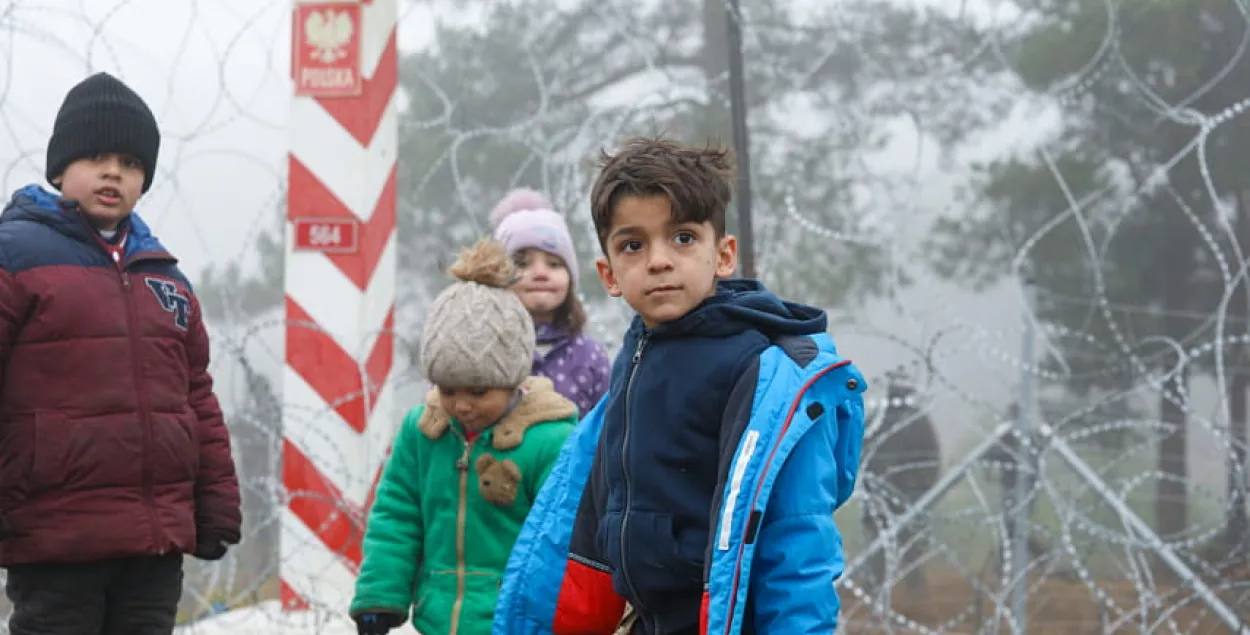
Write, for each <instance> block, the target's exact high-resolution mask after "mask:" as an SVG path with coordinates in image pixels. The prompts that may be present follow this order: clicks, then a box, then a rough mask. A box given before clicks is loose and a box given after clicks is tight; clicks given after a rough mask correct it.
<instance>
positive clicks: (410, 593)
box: [351, 241, 577, 635]
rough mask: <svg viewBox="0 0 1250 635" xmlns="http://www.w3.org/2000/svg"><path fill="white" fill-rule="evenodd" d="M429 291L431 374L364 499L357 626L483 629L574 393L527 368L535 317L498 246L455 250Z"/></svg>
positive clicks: (376, 633)
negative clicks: (367, 507) (446, 282)
mask: <svg viewBox="0 0 1250 635" xmlns="http://www.w3.org/2000/svg"><path fill="white" fill-rule="evenodd" d="M449 273H450V274H451V275H452V276H453V277H454V278H456V279H457V280H458V282H456V283H455V284H453V285H451V286H450V287H448V288H447V289H444V290H443V292H442V293H440V294H439V295H438V297H437V298H435V300H434V303H433V304H432V305H431V306H430V311H429V314H428V316H427V317H426V321H425V327H424V330H423V332H422V335H421V351H420V354H421V368H422V370H423V372H424V374H425V377H426V379H427V380H428V381H429V382H430V383H431V384H432V385H433V386H435V388H434V389H433V390H431V391H430V393H429V394H428V395H427V396H426V400H425V403H424V404H423V405H420V406H417V407H415V408H413V409H412V410H411V411H410V412H409V413H408V415H407V416H406V417H405V418H404V421H403V424H402V427H401V428H400V430H399V434H398V437H397V438H396V440H395V444H394V447H393V450H392V451H391V457H390V459H389V460H388V461H387V463H386V469H385V470H384V472H383V475H382V481H381V483H380V484H379V485H378V491H377V497H376V499H375V501H374V503H373V508H372V510H371V511H370V512H369V525H368V529H367V530H366V532H365V539H364V562H363V563H362V564H361V567H360V576H359V578H358V579H357V582H356V596H355V598H354V599H353V600H352V605H351V615H352V618H353V620H355V622H356V625H357V631H358V632H359V633H360V634H361V635H381V634H383V633H386V632H388V631H390V630H391V629H393V628H396V627H398V626H399V625H401V624H403V623H404V621H405V620H407V619H408V617H409V612H410V611H411V617H412V624H413V626H414V627H415V628H416V629H417V630H418V631H420V632H421V633H422V634H423V635H479V634H480V635H487V634H488V633H490V631H491V622H492V620H493V618H494V611H495V601H496V598H497V596H498V593H499V584H500V581H501V580H502V578H503V572H504V566H505V565H506V564H507V562H508V555H509V553H510V552H511V551H512V543H513V542H515V541H516V537H517V534H518V533H519V532H520V531H521V525H522V524H523V523H524V522H525V517H526V515H527V514H528V513H529V510H530V506H531V505H532V504H533V502H534V499H535V498H536V497H537V496H538V490H539V488H541V487H542V484H543V481H544V480H545V479H546V477H547V474H548V472H549V471H550V470H551V466H552V463H553V462H554V461H555V458H556V456H557V455H558V454H559V453H560V448H561V446H562V445H563V444H564V439H565V437H566V436H568V434H569V432H570V431H571V430H572V429H573V425H574V424H575V423H577V406H575V405H574V404H573V402H571V401H569V400H568V399H565V398H564V397H562V396H560V395H559V394H558V393H556V392H555V390H554V389H553V388H552V383H551V380H549V379H546V378H543V377H529V376H528V375H529V371H530V368H531V367H532V365H533V363H534V339H535V338H534V325H533V322H532V321H531V318H530V315H529V312H528V311H526V310H525V307H524V306H523V305H522V304H521V301H520V300H519V299H517V296H516V294H514V293H512V292H511V291H509V290H508V288H507V287H508V285H509V284H510V283H511V282H512V281H513V280H515V271H514V270H513V266H512V262H511V260H510V259H509V258H508V256H507V253H506V252H505V251H504V249H503V247H502V246H501V245H499V244H498V243H495V242H491V241H482V242H479V243H478V244H477V245H474V246H473V247H471V248H469V249H467V250H465V251H463V252H461V254H460V257H459V259H458V260H457V261H456V263H455V264H454V265H452V267H451V269H449Z"/></svg>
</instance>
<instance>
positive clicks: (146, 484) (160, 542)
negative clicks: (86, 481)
mask: <svg viewBox="0 0 1250 635" xmlns="http://www.w3.org/2000/svg"><path fill="white" fill-rule="evenodd" d="M105 251H106V252H107V253H108V254H109V256H110V257H111V258H112V260H113V264H114V265H115V266H116V267H117V273H118V275H119V276H120V277H121V283H122V293H123V294H124V295H125V296H126V321H127V324H128V326H129V331H130V332H129V333H127V334H126V340H127V341H128V342H129V343H130V368H131V372H132V374H133V376H134V382H135V400H136V401H137V402H138V405H139V426H140V427H141V428H142V429H143V508H144V510H145V511H146V512H147V516H148V523H149V524H150V525H151V527H152V545H153V546H154V547H155V548H156V553H157V555H161V556H163V555H165V551H166V549H165V541H164V539H163V534H164V532H162V531H161V525H160V522H159V518H158V517H157V515H156V509H155V508H154V504H153V502H152V417H151V413H150V412H149V411H148V400H147V394H146V393H145V391H144V389H143V387H144V382H143V372H142V370H141V366H140V364H139V356H140V353H141V352H142V351H140V350H139V317H138V315H137V312H138V310H137V309H136V307H135V296H134V288H133V287H132V286H131V285H130V272H128V271H126V264H127V263H125V262H123V260H122V256H121V253H120V252H119V251H118V250H113V249H106V250H105Z"/></svg>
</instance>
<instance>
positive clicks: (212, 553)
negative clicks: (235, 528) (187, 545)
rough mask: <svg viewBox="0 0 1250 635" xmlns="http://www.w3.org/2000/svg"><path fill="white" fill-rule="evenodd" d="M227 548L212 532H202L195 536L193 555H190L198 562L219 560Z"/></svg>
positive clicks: (227, 545)
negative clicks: (198, 560)
mask: <svg viewBox="0 0 1250 635" xmlns="http://www.w3.org/2000/svg"><path fill="white" fill-rule="evenodd" d="M229 548H230V545H229V544H227V543H226V541H224V540H222V539H221V538H218V537H217V535H216V534H214V533H213V532H211V531H209V532H203V533H201V534H200V535H198V536H196V539H195V553H194V554H192V555H194V556H195V557H196V558H199V559H200V560H221V559H222V558H223V557H224V556H225V555H226V550H227V549H229Z"/></svg>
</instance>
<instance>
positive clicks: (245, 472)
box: [0, 0, 1250, 633]
mask: <svg viewBox="0 0 1250 635" xmlns="http://www.w3.org/2000/svg"><path fill="white" fill-rule="evenodd" d="M399 13H400V21H399V31H400V36H399V46H400V53H401V58H400V65H399V81H400V90H401V93H402V97H403V99H402V102H401V107H402V108H403V112H402V116H401V118H400V132H399V134H400V140H399V188H398V191H399V194H398V196H399V220H398V222H399V268H400V275H399V281H400V283H399V290H398V294H399V297H398V307H397V313H398V315H397V320H396V332H395V335H396V341H397V362H396V367H395V369H394V371H393V373H392V381H394V382H396V388H397V389H398V390H397V393H396V394H397V397H398V402H399V403H400V404H403V405H404V406H406V405H409V404H413V403H416V401H417V400H418V399H419V398H420V395H421V394H422V386H421V382H420V378H419V377H417V376H416V374H415V373H414V372H412V371H411V369H410V358H411V353H412V351H413V350H414V348H415V336H416V334H417V333H418V331H419V328H420V321H421V314H422V311H423V307H424V305H425V303H426V302H427V301H428V299H430V298H431V297H432V294H433V293H434V292H436V291H437V290H438V289H439V288H440V287H441V285H442V284H444V279H443V278H442V277H441V275H440V273H439V271H440V269H441V267H442V266H444V265H446V264H447V262H448V260H449V259H450V257H451V256H452V254H453V253H454V249H455V247H456V246H459V245H463V244H465V243H467V242H469V241H470V240H472V239H473V238H474V237H476V236H478V235H480V234H482V233H483V232H484V231H485V228H486V214H487V211H488V210H489V209H490V207H491V205H492V204H493V203H494V202H495V201H496V200H497V199H498V197H499V196H501V195H502V194H503V193H504V192H505V191H506V190H507V189H509V188H510V187H512V186H515V185H526V186H530V187H535V188H538V189H541V190H544V191H545V192H548V193H549V194H550V195H551V196H552V198H553V199H554V200H555V201H556V203H557V205H558V207H560V208H561V209H562V210H563V211H565V212H566V213H567V215H568V218H569V221H570V226H571V228H572V230H573V232H574V236H575V238H576V239H577V240H578V241H579V244H578V251H579V254H578V255H579V259H580V260H581V261H582V262H583V263H585V265H584V270H583V271H582V272H580V273H581V275H582V280H583V282H584V284H583V285H582V288H583V289H585V291H584V293H585V296H586V301H587V304H588V307H589V311H590V313H591V324H592V330H593V332H594V334H595V335H596V336H597V337H599V338H600V339H602V341H604V342H605V344H607V345H608V346H609V348H610V349H615V347H616V346H617V345H618V344H619V337H620V334H621V333H622V331H623V326H624V324H625V320H626V317H627V316H626V313H625V309H624V307H623V306H622V305H621V304H620V303H619V302H617V301H613V300H610V299H608V298H606V297H605V296H604V294H603V293H602V292H601V291H599V290H598V285H597V284H596V281H595V278H594V274H593V270H592V265H590V263H592V262H593V259H594V257H595V256H596V255H597V249H598V247H597V241H596V240H595V239H594V236H593V231H592V229H591V227H590V223H589V214H588V212H587V208H588V203H587V192H588V189H589V183H590V179H591V178H592V176H593V159H594V158H595V156H596V153H597V151H598V149H599V148H601V147H610V146H611V145H612V144H613V143H614V142H616V141H617V140H619V139H621V138H623V137H624V136H627V135H629V134H635V133H654V132H659V131H666V132H668V133H669V134H670V135H671V136H673V137H676V138H680V139H683V140H688V141H693V142H701V141H703V140H704V139H706V138H709V137H711V138H719V139H723V140H725V141H726V142H727V141H729V140H730V139H731V138H732V133H731V131H732V124H733V115H734V113H733V112H732V111H731V109H730V107H729V103H730V102H729V99H728V88H729V77H728V71H729V64H728V61H727V60H729V59H730V52H731V42H730V38H727V37H726V33H727V29H726V24H727V22H726V21H727V20H728V19H730V17H731V16H735V13H736V18H737V19H738V20H739V24H740V26H741V32H742V48H743V55H744V58H745V81H744V85H745V95H744V101H745V104H746V106H747V113H748V114H747V118H748V123H749V126H748V128H749V131H750V134H751V149H752V153H751V155H752V156H751V158H752V173H751V177H752V189H753V196H752V201H751V202H752V207H753V210H754V237H755V241H754V242H755V245H754V253H755V255H756V262H757V265H758V269H759V272H760V275H761V277H762V278H763V279H764V280H765V282H766V283H767V284H769V286H770V287H772V288H773V289H775V290H776V291H778V292H779V293H780V294H782V295H784V296H786V297H789V298H793V299H795V300H799V301H803V302H806V303H810V304H815V305H818V306H822V307H826V308H828V309H829V311H830V313H831V316H832V318H833V319H832V322H833V324H834V326H833V327H832V330H833V333H834V336H835V338H836V339H837V340H838V342H839V346H840V348H841V349H842V351H843V352H844V353H845V354H846V355H847V356H849V357H851V358H853V359H854V360H855V361H856V363H857V364H859V365H860V366H861V367H862V368H863V369H864V370H865V372H866V373H867V374H868V375H869V378H870V383H871V388H870V390H869V392H868V398H869V400H870V405H871V413H870V414H871V419H872V420H871V421H870V434H869V437H870V438H869V440H868V443H866V448H865V457H864V461H865V469H864V473H863V476H862V480H861V486H860V488H859V491H858V493H857V496H856V497H855V499H854V500H853V501H852V503H850V504H849V505H848V506H847V507H846V508H844V509H843V510H842V511H840V512H839V513H838V520H839V524H840V526H841V528H842V530H843V533H844V534H845V540H846V547H847V560H848V564H849V568H850V571H849V575H848V576H846V578H844V579H843V581H842V582H841V583H840V589H841V595H842V598H843V619H842V622H843V625H844V629H845V631H846V632H848V633H859V632H864V633H867V632H923V633H934V632H954V633H973V632H976V633H997V632H1013V629H1015V628H1017V627H1019V626H1020V625H1021V620H1020V618H1021V617H1027V627H1026V630H1027V632H1029V633H1051V632H1054V633H1061V632H1062V633H1145V632H1160V631H1161V632H1171V633H1222V632H1228V627H1227V626H1226V623H1227V621H1228V620H1227V612H1229V611H1231V613H1233V614H1234V615H1235V614H1237V613H1240V615H1241V619H1242V620H1247V619H1250V608H1248V607H1250V567H1248V565H1247V559H1246V544H1245V543H1246V540H1247V536H1248V535H1250V532H1247V530H1246V527H1247V525H1246V521H1245V517H1246V512H1247V505H1246V497H1245V490H1246V486H1247V476H1246V472H1245V471H1244V466H1245V457H1246V450H1247V445H1246V423H1245V422H1246V419H1247V413H1246V407H1247V405H1246V393H1247V386H1246V382H1247V381H1250V361H1247V357H1246V347H1247V337H1248V330H1247V325H1248V324H1250V300H1247V296H1246V294H1245V280H1244V278H1245V266H1244V263H1245V260H1246V257H1245V255H1244V252H1245V250H1246V249H1247V248H1248V247H1250V220H1244V219H1246V217H1247V216H1250V171H1248V170H1246V167H1245V166H1246V165H1248V164H1250V157H1248V156H1247V154H1246V152H1247V148H1250V112H1247V110H1248V109H1250V62H1247V61H1246V55H1247V53H1246V43H1247V42H1248V41H1250V30H1248V28H1247V25H1248V24H1250V17H1248V16H1250V5H1247V4H1246V3H1245V2H1244V0H1195V1H1194V2H1188V3H1182V2H1120V1H1116V0H1018V1H1014V2H1013V1H1008V0H1003V1H1002V2H973V1H961V2H922V1H921V0H896V1H889V0H840V1H839V2H813V1H806V0H742V6H741V8H740V9H738V10H734V9H732V5H731V4H726V1H725V0H689V1H687V2H677V3H662V2H641V3H639V2H625V1H618V0H606V1H603V0H596V1H590V0H564V1H561V2H548V1H545V0H508V1H502V0H498V1H496V0H459V1H458V2H443V1H439V0H419V1H402V2H400V4H399ZM290 17H291V6H290V5H289V4H288V3H286V2H275V1H271V0H264V1H262V2H257V1H255V0H246V1H245V0H212V1H211V2H208V1H203V0H179V1H177V2H171V1H169V0H91V1H90V2H85V1H83V0H4V1H3V2H0V61H2V62H3V64H0V166H3V169H4V170H3V173H2V174H3V178H2V179H0V184H2V185H3V186H4V188H6V189H7V190H13V189H15V188H17V187H19V186H21V185H24V184H26V183H29V182H38V181H40V180H42V174H43V152H44V147H45V144H46V143H47V139H48V136H49V133H50V131H51V125H52V120H53V116H54V114H55V112H56V108H57V107H58V105H59V102H60V99H61V97H62V96H63V94H64V92H65V90H67V89H68V88H69V87H70V86H71V85H73V83H75V82H76V81H78V80H79V79H81V78H82V77H84V76H85V75H86V74H87V73H88V72H90V71H94V70H108V71H110V72H113V73H115V74H117V75H119V76H120V77H122V78H124V79H125V80H126V81H127V82H128V83H130V84H131V85H132V86H134V87H135V88H136V89H137V90H138V91H139V92H140V93H141V94H142V95H144V96H145V98H146V99H147V100H148V101H149V103H150V104H151V105H152V107H153V109H154V111H155V112H156V114H157V116H158V118H159V120H160V122H161V126H162V130H163V134H164V140H163V146H162V151H161V161H160V165H159V168H158V174H157V176H156V179H155V185H154V187H153V189H152V191H151V192H150V194H149V195H148V196H147V197H145V199H144V200H143V201H142V203H141V205H140V207H139V209H140V213H141V214H143V215H144V217H145V219H146V220H147V221H148V222H149V224H151V225H152V226H153V228H154V230H155V231H156V232H157V233H158V234H159V235H160V236H161V237H162V240H163V241H164V242H165V244H166V245H168V246H170V247H171V249H172V250H173V251H175V252H176V254H177V255H178V256H179V257H180V259H181V266H182V267H183V268H184V269H185V270H186V272H187V273H188V274H189V276H190V277H191V278H192V280H193V282H194V283H195V284H196V288H197V292H198V293H199V295H200V296H201V298H202V300H203V302H204V304H205V307H206V312H207V314H208V316H209V318H210V320H211V325H212V328H211V331H212V337H213V340H214V351H215V361H214V366H213V370H214V373H215V377H216V379H217V382H218V388H219V392H220V395H221V398H222V402H223V405H224V406H225V408H226V410H227V416H228V419H229V425H230V427H231V430H232V432H233V435H234V444H235V448H236V456H237V459H238V462H239V466H240V470H241V477H242V480H243V483H244V489H245V495H244V499H245V500H244V505H245V513H246V522H247V529H246V538H245V540H244V541H243V544H241V545H239V546H238V548H236V549H235V550H234V551H233V552H232V553H231V555H230V556H229V557H228V558H227V559H226V560H224V561H222V562H220V563H216V564H211V565H205V564H202V563H198V562H195V563H192V564H190V565H189V566H190V567H191V568H190V570H189V573H188V577H187V584H186V591H185V602H184V610H183V621H184V623H186V624H188V626H187V627H186V628H187V629H188V630H187V632H189V633H216V632H219V631H220V632H243V630H242V629H244V628H245V627H244V626H243V622H244V621H245V619H247V620H252V622H253V623H254V626H253V627H254V628H258V629H260V630H258V631H257V632H272V628H274V622H273V621H272V620H276V619H277V617H276V616H277V609H276V605H275V604H274V602H273V601H274V600H275V599H276V598H277V597H278V593H279V591H278V587H279V583H278V579H277V572H278V570H279V568H280V567H282V564H283V563H282V562H280V561H279V560H280V558H279V553H280V552H279V548H278V544H277V543H278V529H277V523H278V518H279V512H280V510H281V509H282V505H283V503H282V501H283V500H284V497H286V496H288V495H292V494H291V493H288V492H284V491H283V487H282V479H281V470H280V467H279V457H280V455H281V443H282V434H281V429H280V421H281V419H282V415H281V413H282V408H283V398H282V377H283V375H282V373H283V364H284V361H283V360H284V358H283V347H284V334H285V330H286V324H285V323H284V313H283V290H282V271H281V266H282V258H283V255H282V243H281V236H282V233H281V227H282V219H283V218H284V213H285V208H284V204H285V201H286V181H285V179H286V151H287V145H288V135H289V131H288V128H287V118H288V110H289V105H290V99H289V94H290V80H289V67H290V51H289V41H290V21H291V20H290ZM736 222H737V221H736V219H735V221H733V222H731V225H733V224H734V223H736ZM84 310H89V308H85V309H84ZM1022 342H1023V343H1022ZM345 397H348V396H345ZM1019 404H1024V405H1023V407H1021V406H1020V405H1019ZM309 416H310V417H314V416H316V413H309ZM397 416H398V414H397ZM904 521H905V522H904ZM1013 544H1014V545H1016V546H1017V547H1018V549H1016V550H1015V551H1014V552H1013V550H1012V545H1013ZM1022 556H1023V557H1022ZM1022 567H1027V568H1025V569H1023V571H1024V574H1023V575H1021V571H1022ZM1178 571H1180V573H1178ZM1013 590H1016V591H1014V592H1013ZM249 607H251V608H249ZM256 607H260V608H256ZM1221 611H1226V613H1225V614H1221ZM222 612H228V613H229V615H223V616H220V617H215V618H213V619H211V620H210V619H206V618H207V616H209V615H210V614H213V613H222ZM1221 615H1223V616H1224V618H1225V619H1221ZM223 620H224V621H223ZM231 620H233V621H231ZM214 624H216V626H214ZM222 624H226V625H227V626H226V627H225V628H224V630H223V628H222V626H221V625H222ZM214 629H216V630H214ZM266 629H269V630H266ZM308 630H309V632H318V631H319V630H324V629H322V628H321V627H320V626H318V625H316V624H313V625H310V626H309V628H308ZM324 632H331V631H330V630H324Z"/></svg>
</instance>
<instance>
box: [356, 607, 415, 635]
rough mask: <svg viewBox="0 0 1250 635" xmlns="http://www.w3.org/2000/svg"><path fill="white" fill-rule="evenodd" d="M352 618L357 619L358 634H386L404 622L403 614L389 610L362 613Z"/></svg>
mask: <svg viewBox="0 0 1250 635" xmlns="http://www.w3.org/2000/svg"><path fill="white" fill-rule="evenodd" d="M352 619H355V620H356V633H357V635H386V633H387V632H389V631H390V630H391V629H392V628H398V627H399V625H400V624H403V623H404V618H403V616H402V615H399V614H398V613H387V612H375V613H360V614H359V615H356V616H354V617H353V618H352Z"/></svg>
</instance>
